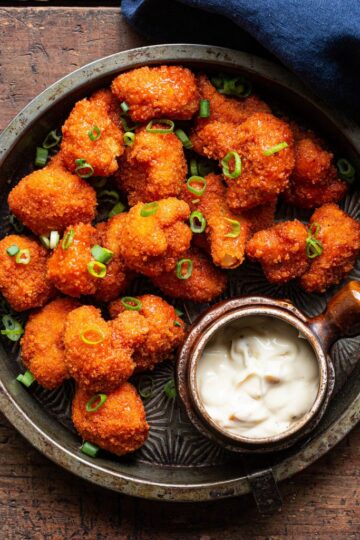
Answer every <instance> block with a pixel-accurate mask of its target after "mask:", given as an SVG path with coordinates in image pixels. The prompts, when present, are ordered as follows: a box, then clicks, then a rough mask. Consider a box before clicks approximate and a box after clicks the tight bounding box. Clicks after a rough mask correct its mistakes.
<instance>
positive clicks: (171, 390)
mask: <svg viewBox="0 0 360 540" xmlns="http://www.w3.org/2000/svg"><path fill="white" fill-rule="evenodd" d="M164 392H165V394H166V395H167V397H168V398H169V399H174V398H175V397H176V387H175V381H174V379H170V380H169V381H168V382H167V383H166V384H164Z"/></svg>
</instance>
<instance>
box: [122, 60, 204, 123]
mask: <svg viewBox="0 0 360 540" xmlns="http://www.w3.org/2000/svg"><path fill="white" fill-rule="evenodd" d="M111 89H112V91H113V93H114V94H115V96H116V97H117V98H118V99H119V101H126V103H127V104H128V106H129V108H130V110H129V115H130V117H131V119H132V120H133V121H134V122H147V121H149V120H152V119H153V118H172V119H174V120H190V118H191V117H192V116H193V115H194V114H195V112H196V111H197V110H198V108H199V94H198V90H197V87H196V80H195V76H194V75H193V73H191V71H190V70H189V69H187V68H183V67H181V66H159V67H147V66H145V67H141V68H138V69H133V70H131V71H128V72H127V73H122V74H121V75H119V76H118V77H116V79H114V80H113V82H112V85H111Z"/></svg>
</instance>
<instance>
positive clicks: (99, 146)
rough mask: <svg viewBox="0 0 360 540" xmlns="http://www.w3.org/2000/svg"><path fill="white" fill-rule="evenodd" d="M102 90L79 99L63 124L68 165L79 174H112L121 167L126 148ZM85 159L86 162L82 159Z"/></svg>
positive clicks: (63, 154)
mask: <svg viewBox="0 0 360 540" xmlns="http://www.w3.org/2000/svg"><path fill="white" fill-rule="evenodd" d="M109 107H110V105H107V102H106V100H105V99H104V97H103V94H98V93H96V94H94V95H93V96H91V97H90V98H89V99H87V98H85V99H82V100H81V101H78V102H77V103H76V105H75V106H74V108H73V109H72V111H71V113H70V115H69V117H68V118H67V120H66V121H65V123H64V125H63V127H62V134H63V137H62V141H61V154H62V157H63V160H64V163H65V165H66V167H67V168H68V169H69V170H70V171H72V172H76V170H77V174H79V175H81V174H84V175H87V174H90V175H91V172H92V171H91V169H89V168H88V167H87V166H86V165H84V164H82V163H81V161H78V160H84V161H85V162H86V163H87V164H89V165H90V166H91V167H92V169H93V174H94V175H95V176H110V175H112V174H113V173H114V172H115V171H116V170H117V169H118V162H117V158H118V157H119V156H121V155H122V153H123V151H124V141H123V134H122V131H121V130H120V128H119V126H118V125H117V124H116V123H114V122H113V120H112V117H113V112H112V111H110V109H109ZM83 163H84V162H83Z"/></svg>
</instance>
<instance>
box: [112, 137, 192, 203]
mask: <svg viewBox="0 0 360 540" xmlns="http://www.w3.org/2000/svg"><path fill="white" fill-rule="evenodd" d="M186 172H187V164H186V160H185V156H184V151H183V146H182V144H181V142H180V141H179V139H178V138H177V136H176V135H175V134H174V133H149V132H147V131H146V130H145V129H141V130H139V131H137V133H136V138H135V142H134V144H133V145H132V146H130V147H128V148H127V149H126V151H125V154H124V156H123V158H122V160H121V162H120V167H119V171H118V174H117V181H118V184H119V187H120V189H121V190H123V191H125V192H126V194H127V196H128V202H129V204H130V206H134V205H135V204H137V203H138V202H144V203H145V202H151V201H157V200H159V199H164V198H166V197H171V196H174V197H176V196H177V195H178V194H179V192H180V189H181V185H182V184H183V183H184V182H185V180H186Z"/></svg>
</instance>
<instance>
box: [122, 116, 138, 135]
mask: <svg viewBox="0 0 360 540" xmlns="http://www.w3.org/2000/svg"><path fill="white" fill-rule="evenodd" d="M120 120H121V123H122V126H123V128H124V131H134V130H135V129H136V128H137V127H138V125H139V124H138V123H136V122H135V123H134V124H133V125H132V126H130V125H129V124H128V122H127V120H128V119H127V116H126V115H125V114H121V115H120Z"/></svg>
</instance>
